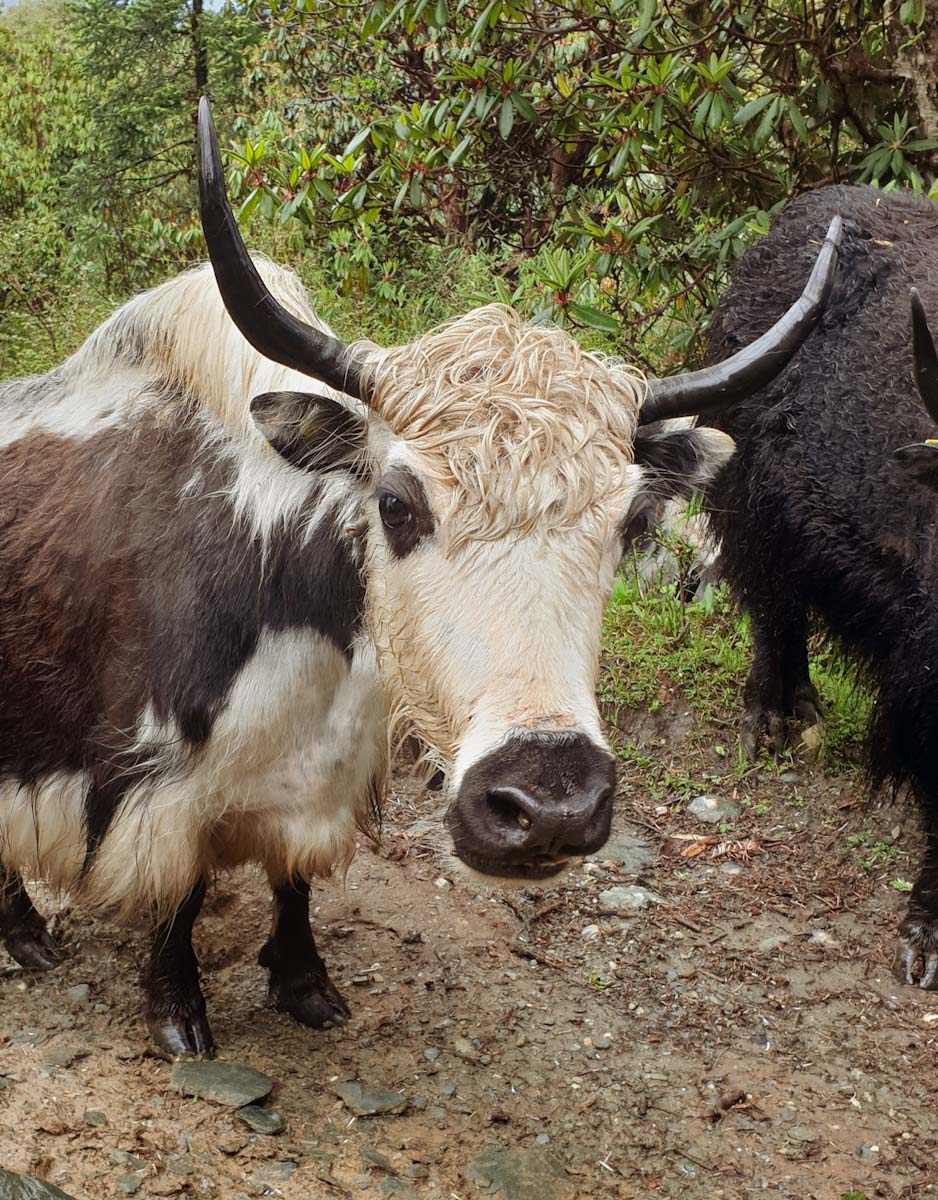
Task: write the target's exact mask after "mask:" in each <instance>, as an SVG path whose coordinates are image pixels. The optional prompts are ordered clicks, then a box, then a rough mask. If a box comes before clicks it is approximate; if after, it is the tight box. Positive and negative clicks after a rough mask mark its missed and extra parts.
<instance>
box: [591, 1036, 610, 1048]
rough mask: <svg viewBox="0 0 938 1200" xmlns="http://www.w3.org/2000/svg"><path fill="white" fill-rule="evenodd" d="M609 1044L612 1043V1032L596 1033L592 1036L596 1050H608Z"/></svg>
mask: <svg viewBox="0 0 938 1200" xmlns="http://www.w3.org/2000/svg"><path fill="white" fill-rule="evenodd" d="M611 1045H612V1034H611V1033H598V1034H597V1035H596V1036H595V1037H594V1038H593V1046H594V1047H595V1048H596V1049H597V1050H608V1049H609V1047H610V1046H611Z"/></svg>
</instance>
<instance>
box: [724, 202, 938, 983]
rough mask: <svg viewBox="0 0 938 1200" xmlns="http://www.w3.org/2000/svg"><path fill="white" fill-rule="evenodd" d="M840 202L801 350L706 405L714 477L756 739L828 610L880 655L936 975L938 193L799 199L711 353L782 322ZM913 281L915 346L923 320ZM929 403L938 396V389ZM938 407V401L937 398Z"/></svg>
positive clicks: (727, 306)
mask: <svg viewBox="0 0 938 1200" xmlns="http://www.w3.org/2000/svg"><path fill="white" fill-rule="evenodd" d="M835 215H836V216H839V217H840V218H841V219H842V220H843V241H842V246H841V261H840V266H839V272H838V278H837V280H836V282H835V284H834V287H833V290H832V292H831V295H830V298H829V301H828V304H827V306H826V308H825V310H824V313H823V315H822V317H821V319H820V321H819V323H818V325H817V327H816V329H815V331H814V332H813V334H812V336H811V337H810V338H809V339H808V341H807V342H806V343H805V345H804V346H803V348H802V349H801V351H800V353H799V354H798V356H797V358H796V359H795V360H793V361H792V363H791V364H790V365H789V366H788V367H787V369H786V370H785V371H783V372H782V373H780V374H779V375H778V376H777V377H776V378H775V379H774V380H773V381H772V382H771V383H769V384H767V385H766V386H765V387H763V388H762V389H760V390H758V391H756V392H754V393H753V394H752V395H750V396H749V397H747V398H746V400H745V401H744V402H743V403H740V404H737V405H734V406H733V407H731V408H729V409H727V410H726V411H725V412H723V413H721V414H719V415H716V416H714V417H712V418H709V419H707V424H708V425H710V426H712V427H714V428H717V429H720V430H722V431H724V432H726V433H728V434H730V435H731V436H732V437H733V438H734V440H735V442H736V446H737V452H736V454H735V456H734V457H733V458H732V459H731V460H729V461H728V463H727V464H726V466H725V467H724V468H723V470H722V471H721V472H720V473H719V475H718V476H717V478H716V479H715V481H714V483H713V485H712V486H711V488H710V489H709V491H708V493H707V510H708V519H709V522H710V525H711V527H712V530H713V532H714V534H715V536H716V537H717V538H718V539H719V541H720V544H721V555H720V570H721V572H722V574H723V575H724V576H725V578H726V579H727V580H728V581H729V583H730V585H731V588H732V590H733V592H734V593H735V595H736V597H737V598H738V600H739V601H740V603H741V604H742V606H743V607H744V609H745V610H746V612H748V614H749V616H750V619H751V628H752V639H753V661H752V669H751V671H750V673H749V677H748V680H747V682H746V685H745V691H744V697H743V713H742V721H741V731H742V741H743V744H744V746H745V748H746V749H747V750H748V751H749V752H752V751H753V750H754V749H755V748H756V746H757V744H758V743H759V742H760V741H761V740H762V739H767V740H768V741H769V743H770V744H771V746H772V747H773V748H774V749H775V750H781V749H782V748H783V747H784V745H785V742H786V723H787V721H788V720H789V719H790V718H792V717H794V718H798V719H800V720H803V721H806V722H809V723H814V722H816V721H817V720H818V719H819V712H820V706H819V702H818V696H817V693H816V691H815V689H814V686H813V685H812V683H811V680H810V675H809V668H808V653H807V644H806V636H807V631H808V621H809V616H810V614H812V613H813V614H816V615H817V616H818V617H819V618H820V619H821V620H822V622H823V623H824V624H825V625H826V627H827V629H828V630H829V632H830V633H831V634H833V635H834V637H835V638H836V639H838V640H839V642H840V644H841V645H842V646H843V647H844V648H845V650H846V651H847V652H848V654H850V655H851V656H852V657H853V658H854V660H855V661H856V662H858V663H860V664H862V665H863V667H864V668H865V669H866V670H867V671H868V675H869V678H870V680H871V682H872V684H873V687H874V694H875V703H874V708H873V713H872V718H871V723H870V727H869V731H868V736H867V739H866V763H867V767H868V773H869V779H870V783H871V784H872V787H873V788H874V789H876V788H878V787H881V786H882V785H884V784H886V783H891V784H892V785H893V786H894V787H896V788H898V787H899V786H901V785H909V786H910V787H911V789H912V791H913V792H914V793H915V794H916V795H917V796H918V798H919V800H920V802H921V807H922V812H923V815H924V820H925V827H926V830H925V831H926V839H927V840H926V850H925V857H924V862H923V864H922V868H921V871H920V873H919V875H918V878H917V880H916V882H915V884H914V886H913V889H912V892H911V894H910V899H909V907H908V913H907V915H906V917H905V919H904V920H903V921H902V923H901V925H900V928H899V937H898V946H897V950H896V955H895V964H894V966H895V970H896V973H897V974H898V976H899V978H900V979H901V980H903V981H904V982H906V983H910V984H914V983H917V984H918V985H919V986H920V987H922V988H926V989H931V990H935V989H938V526H936V516H938V513H936V509H935V505H934V498H933V493H932V490H931V487H930V485H929V480H930V479H931V480H932V481H933V480H934V479H935V474H934V471H935V468H934V462H933V460H934V459H935V458H936V455H935V452H934V450H933V448H932V447H930V446H928V445H926V444H925V443H924V442H923V440H922V439H924V438H927V437H928V436H929V433H930V432H932V431H933V428H934V427H933V425H932V423H931V420H930V418H929V414H928V412H927V411H926V410H925V408H923V406H922V404H921V401H920V399H919V397H918V395H917V394H916V379H917V380H918V381H919V384H920V386H922V387H924V388H925V389H926V391H927V390H928V388H929V387H931V395H932V396H934V395H935V389H934V380H935V376H936V368H935V365H934V352H933V349H932V352H931V358H930V359H929V358H928V356H927V350H928V348H929V347H931V341H930V338H928V335H927V328H925V327H924V316H923V314H922V306H923V305H924V307H925V308H928V309H930V310H931V311H932V312H935V311H938V206H936V205H934V204H933V203H932V202H931V201H929V200H926V199H921V198H916V197H914V196H912V195H910V194H908V193H902V192H891V193H884V192H881V191H878V190H876V189H873V188H868V187H841V186H835V187H826V188H821V189H818V190H816V191H812V192H808V193H806V194H804V195H802V196H800V197H798V198H797V199H796V200H794V201H793V202H792V203H791V204H790V205H788V206H787V207H786V208H785V209H784V210H783V212H782V213H781V215H780V216H779V217H778V219H777V220H776V222H775V223H774V225H773V227H772V229H771V230H770V232H769V233H768V234H767V235H766V236H765V237H764V238H762V239H761V240H760V241H759V242H758V243H756V244H755V245H754V246H752V247H751V248H750V249H749V250H748V251H747V252H746V254H745V255H744V256H743V258H742V260H741V262H740V264H739V267H738V269H737V272H736V275H735V279H734V281H733V283H732V285H731V286H730V287H729V289H728V290H727V292H726V293H725V294H724V296H723V298H722V299H721V301H720V304H719V306H718V308H717V310H716V313H715V316H714V319H713V322H712V326H711V330H710V333H709V345H708V361H710V362H719V361H720V360H721V359H723V358H724V357H725V356H727V355H732V353H733V352H734V350H735V349H737V348H738V347H739V346H741V345H743V344H745V343H746V342H747V341H748V340H749V339H750V338H752V337H753V336H755V335H758V334H759V333H761V332H762V331H763V330H764V329H765V328H767V327H768V326H770V325H771V323H772V322H773V321H774V320H775V319H776V317H777V316H778V314H779V313H780V312H782V311H784V310H785V308H786V306H787V304H788V303H789V302H790V300H791V298H793V297H794V296H795V295H797V292H798V290H799V287H798V281H799V278H800V276H801V274H802V273H803V271H804V269H805V266H806V264H807V263H808V262H809V261H810V259H811V257H812V254H813V253H814V252H815V246H816V242H815V238H816V235H815V229H816V225H817V223H818V222H824V221H826V220H830V218H831V217H832V216H835ZM910 287H914V288H916V289H918V291H919V292H920V294H921V300H920V301H917V305H916V320H915V325H916V336H915V339H914V340H915V344H916V350H917V353H915V354H913V339H912V338H910V336H909V321H908V313H909V294H910ZM933 407H934V404H933ZM935 411H938V409H935Z"/></svg>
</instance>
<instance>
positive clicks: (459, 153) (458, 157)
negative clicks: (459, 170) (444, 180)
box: [447, 133, 475, 167]
mask: <svg viewBox="0 0 938 1200" xmlns="http://www.w3.org/2000/svg"><path fill="white" fill-rule="evenodd" d="M474 140H475V139H474V138H473V136H472V134H471V133H470V134H469V135H468V136H467V137H464V138H463V140H462V141H461V142H460V143H459V145H458V146H457V147H456V149H455V150H454V151H453V153H452V154H451V155H450V156H449V159H448V160H447V161H448V163H449V165H450V166H451V167H455V166H456V164H457V163H460V162H462V160H463V157H464V156H465V153H466V151H467V150H468V149H469V147H470V146H471V145H472V143H473V141H474Z"/></svg>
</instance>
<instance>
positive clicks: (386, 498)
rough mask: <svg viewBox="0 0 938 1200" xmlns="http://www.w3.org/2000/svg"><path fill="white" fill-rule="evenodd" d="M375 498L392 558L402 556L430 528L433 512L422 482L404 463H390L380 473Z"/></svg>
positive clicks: (430, 530) (422, 537) (425, 534)
mask: <svg viewBox="0 0 938 1200" xmlns="http://www.w3.org/2000/svg"><path fill="white" fill-rule="evenodd" d="M375 498H376V500H377V503H378V515H379V517H380V519H381V526H382V529H383V530H384V536H385V538H386V539H387V543H388V546H389V548H390V550H391V553H392V554H393V555H394V557H395V558H404V557H406V555H408V554H410V552H411V550H413V549H414V547H415V546H416V545H417V544H418V543H419V542H421V541H423V539H424V538H428V537H430V535H431V534H432V533H433V530H434V521H433V513H432V512H431V511H430V502H429V500H428V499H427V493H426V492H425V491H424V487H423V484H422V483H421V482H420V480H419V479H418V478H417V476H416V475H415V474H414V473H413V471H409V470H408V469H407V468H406V467H392V468H391V469H390V470H389V471H387V472H386V473H385V474H384V475H382V477H381V479H380V481H379V483H378V486H377V488H376V489H375Z"/></svg>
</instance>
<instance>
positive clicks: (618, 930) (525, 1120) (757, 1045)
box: [0, 722, 938, 1200]
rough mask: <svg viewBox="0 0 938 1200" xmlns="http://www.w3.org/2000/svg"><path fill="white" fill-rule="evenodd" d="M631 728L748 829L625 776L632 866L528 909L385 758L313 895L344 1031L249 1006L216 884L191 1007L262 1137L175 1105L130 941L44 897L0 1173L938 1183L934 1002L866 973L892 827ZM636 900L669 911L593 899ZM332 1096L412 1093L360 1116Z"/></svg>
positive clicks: (248, 914)
mask: <svg viewBox="0 0 938 1200" xmlns="http://www.w3.org/2000/svg"><path fill="white" fill-rule="evenodd" d="M645 732H646V731H644V730H643V733H645ZM648 732H650V731H648ZM654 732H655V734H656V737H655V738H654V739H652V740H651V741H650V742H649V743H648V744H647V745H646V748H645V751H644V752H645V753H646V754H652V753H653V754H655V756H656V757H658V758H661V757H664V758H670V759H672V760H673V761H674V763H675V765H676V766H677V767H679V768H680V771H681V772H682V773H683V775H685V776H688V775H689V776H690V777H691V778H693V779H694V780H695V781H696V780H697V779H699V780H700V786H699V789H698V790H699V791H700V792H707V793H710V794H716V795H722V796H725V797H735V798H736V799H737V800H739V801H740V803H741V804H742V813H741V815H740V817H739V818H738V819H736V820H735V822H733V823H732V825H731V826H726V827H722V828H716V829H714V827H713V826H704V825H702V824H700V823H699V822H698V821H696V820H694V818H692V817H691V816H689V815H688V814H687V813H686V812H685V811H684V807H685V803H686V800H687V799H688V797H687V796H676V795H671V794H662V793H661V791H660V789H659V788H657V787H651V786H650V785H649V783H648V781H647V780H646V779H645V778H643V776H642V774H641V772H640V771H638V770H635V769H629V768H626V769H625V772H624V778H623V782H622V786H621V789H620V796H619V799H618V818H617V823H616V834H617V835H624V834H628V835H631V839H632V840H631V842H630V843H629V845H630V846H631V847H632V849H633V850H637V851H638V853H637V854H635V855H632V856H630V865H627V866H626V867H620V866H618V865H617V864H616V863H615V862H613V861H612V860H609V859H604V856H603V854H600V855H599V856H597V858H598V860H599V861H596V862H592V863H587V864H585V865H579V866H578V867H577V868H576V869H575V870H572V871H571V872H570V873H569V874H568V875H567V876H565V877H564V878H563V879H562V881H561V882H560V883H559V884H558V886H556V887H554V888H553V889H551V890H549V891H543V892H529V891H524V892H513V893H507V894H505V893H494V892H487V891H483V890H480V889H479V888H478V886H477V885H476V884H474V883H472V882H471V881H469V880H467V879H465V878H464V877H463V876H461V875H460V873H459V871H458V870H457V868H456V864H455V861H454V860H453V859H452V858H451V857H449V856H447V855H446V853H445V851H440V850H438V849H436V848H435V845H434V843H435V841H436V840H437V839H436V835H435V834H434V832H433V829H434V814H435V813H436V811H437V810H438V807H439V804H440V799H439V796H438V795H435V794H433V793H428V792H425V791H424V790H423V789H422V788H420V787H418V786H417V784H416V783H415V782H414V781H413V780H412V779H411V778H410V776H409V775H408V773H407V772H406V771H403V772H402V774H401V776H400V778H399V782H398V789H397V791H396V792H395V795H394V797H393V799H392V801H391V802H390V804H389V805H388V809H387V813H386V818H385V828H384V837H383V842H382V845H381V847H380V849H379V850H377V851H375V850H373V849H369V848H367V847H363V849H362V852H361V854H360V855H359V857H358V859H357V861H356V863H355V864H354V866H353V868H352V870H351V871H350V873H349V876H348V879H347V881H346V883H345V885H344V886H343V885H342V884H341V883H337V882H332V883H328V884H325V885H323V886H322V887H321V888H320V889H319V890H318V892H317V894H316V897H315V905H316V914H315V920H316V928H317V932H318V939H319V944H320V950H321V952H322V954H323V957H324V958H325V959H326V961H327V963H328V964H329V967H330V970H331V972H332V975H333V978H334V979H335V981H336V983H337V984H338V985H339V987H340V988H341V990H342V991H343V992H344V994H345V997H346V999H347V1000H348V1001H349V1003H350V1004H351V1005H352V1007H353V1019H352V1021H351V1022H350V1023H349V1024H348V1025H347V1026H345V1027H344V1028H342V1029H339V1030H334V1031H328V1032H325V1033H314V1032H312V1031H308V1030H305V1029H302V1028H299V1027H298V1026H296V1025H295V1024H293V1023H292V1021H291V1020H290V1019H289V1018H287V1017H283V1016H280V1015H277V1014H275V1013H273V1012H271V1011H269V1010H268V1009H267V1008H266V1007H265V1005H264V989H265V979H264V973H263V972H262V970H261V969H260V967H258V966H257V965H256V961H255V960H256V955H257V952H258V950H259V949H260V946H261V945H262V943H263V941H264V938H265V936H266V926H267V921H268V898H267V894H266V890H265V886H264V884H263V881H262V880H261V879H260V878H259V877H256V876H254V875H251V874H243V875H237V876H233V877H230V878H227V879H224V880H221V881H220V882H219V884H218V886H217V887H216V889H215V893H214V897H213V899H212V900H211V902H210V904H209V905H208V907H207V910H206V912H205V914H204V916H203V918H202V919H201V921H200V922H199V925H198V926H197V949H198V951H199V954H200V958H201V962H202V965H203V972H204V987H205V991H206V995H207V998H208V1003H209V1014H210V1018H211V1020H212V1025H213V1029H214V1033H215V1036H216V1039H217V1041H218V1044H219V1047H220V1056H221V1057H222V1058H223V1059H225V1060H227V1061H231V1062H235V1063H240V1064H244V1065H248V1066H251V1067H254V1068H257V1069H259V1070H260V1071H263V1072H265V1073H266V1074H268V1075H269V1076H271V1077H272V1078H273V1080H274V1081H275V1087H274V1094H273V1096H272V1098H271V1101H270V1105H271V1106H272V1107H273V1108H274V1109H276V1111H277V1113H279V1115H280V1116H281V1117H282V1119H283V1121H284V1123H285V1126H286V1128H285V1131H284V1132H282V1133H280V1134H278V1135H276V1136H267V1135H264V1134H258V1133H255V1132H254V1131H253V1130H252V1129H251V1128H250V1127H249V1126H248V1125H246V1124H245V1123H244V1122H243V1121H241V1120H240V1119H239V1118H238V1117H237V1116H236V1115H235V1114H234V1113H232V1112H231V1111H230V1110H226V1109H223V1108H220V1107H218V1106H217V1105H213V1104H210V1103H208V1102H206V1101H202V1100H198V1099H184V1098H183V1097H182V1096H181V1095H179V1094H178V1093H177V1092H175V1091H173V1090H172V1089H171V1087H170V1085H169V1074H170V1068H169V1066H168V1065H167V1064H165V1063H162V1062H160V1061H159V1060H158V1059H155V1058H153V1057H151V1056H150V1055H149V1052H148V1049H147V1043H146V1040H145V1035H144V1029H143V1025H142V1022H141V1020H140V1016H139V1012H138V1003H139V1000H138V995H137V989H136V978H137V974H138V971H139V969H140V966H141V964H142V961H143V954H144V948H145V946H144V941H143V936H142V933H141V931H139V930H137V931H128V930H127V929H124V928H120V927H118V926H113V925H110V924H108V923H106V922H104V921H99V920H89V919H88V918H87V916H86V915H83V914H80V913H72V912H69V911H68V910H67V909H66V908H64V907H63V906H62V904H61V903H59V904H56V903H55V902H54V901H53V900H51V899H50V898H49V897H48V896H43V897H42V903H43V905H44V907H45V910H46V912H47V913H48V912H50V911H52V912H55V913H56V928H57V930H58V932H59V933H60V935H61V937H62V938H63V940H64V941H65V943H66V945H67V948H68V955H69V956H68V959H67V961H66V963H65V964H64V965H63V966H62V967H61V968H59V969H58V970H56V971H55V972H53V973H51V974H49V975H46V976H42V977H38V976H30V975H28V974H26V973H24V972H22V971H21V970H19V969H18V968H17V967H16V966H15V964H13V963H12V960H10V959H7V958H5V957H4V958H3V959H2V962H0V1006H2V1007H0V1166H3V1167H6V1168H7V1169H10V1170H15V1171H20V1172H28V1173H30V1174H33V1175H36V1176H39V1177H41V1178H44V1179H47V1180H50V1181H52V1182H54V1183H55V1184H57V1185H58V1186H59V1187H61V1188H63V1189H64V1190H65V1191H66V1192H68V1193H70V1194H71V1195H72V1196H74V1197H76V1200H98V1198H99V1197H111V1196H122V1195H137V1196H139V1197H149V1196H180V1197H204V1198H214V1197H217V1198H219V1200H242V1198H244V1197H258V1196H282V1197H286V1198H288V1200H310V1198H314V1197H315V1198H318V1197H326V1198H328V1197H382V1196H397V1197H399V1198H400V1200H407V1198H408V1197H411V1198H413V1197H418V1198H420V1200H471V1198H473V1197H479V1196H484V1195H500V1196H502V1197H512V1198H515V1200H527V1198H528V1197H536V1198H537V1200H554V1198H555V1197H556V1198H558V1200H559V1198H561V1197H581V1196H582V1197H592V1196H597V1197H602V1196H616V1197H638V1196H655V1195H660V1196H674V1197H681V1198H682V1200H697V1198H698V1197H699V1198H701V1200H704V1198H706V1200H716V1198H721V1197H725V1198H727V1200H729V1198H743V1197H746V1198H748V1197H756V1196H759V1197H797V1198H798V1200H804V1198H807V1197H817V1198H819V1200H842V1198H844V1197H847V1196H852V1197H854V1200H856V1198H857V1197H859V1196H863V1197H866V1198H867V1200H872V1198H873V1197H914V1198H918V1197H923V1198H924V1197H928V1196H932V1195H938V1117H936V1099H938V1097H936V1091H938V1071H936V1038H938V994H935V993H932V994H927V993H923V992H920V991H916V990H914V989H909V988H904V987H902V986H900V985H899V984H898V983H897V982H896V981H895V980H894V979H893V977H892V975H891V973H890V970H889V965H890V958H891V954H892V947H893V933H894V929H895V926H896V924H897V922H898V920H899V916H900V913H901V911H902V908H903V905H904V899H905V898H904V896H903V894H902V893H901V892H900V891H898V890H896V888H895V887H894V883H895V882H896V881H898V882H899V884H900V887H901V885H902V881H903V880H905V881H908V880H910V879H912V878H914V871H915V861H916V856H917V850H918V832H917V829H916V823H915V820H914V819H913V818H912V817H911V816H910V814H909V813H908V812H907V811H906V809H905V808H904V807H903V806H902V805H901V804H896V805H888V806H885V807H876V808H870V807H868V806H866V805H865V804H864V803H863V802H862V801H861V799H860V797H861V787H860V782H859V779H858V777H857V776H855V775H854V774H847V775H838V776H827V775H825V774H824V773H823V772H822V771H820V770H819V769H816V768H815V769H812V768H809V767H807V766H805V765H803V764H798V765H796V767H795V774H796V776H797V778H795V779H794V780H791V779H790V780H789V782H783V781H782V780H781V778H780V773H779V771H777V770H773V769H768V768H765V767H763V768H762V769H761V770H760V771H752V772H750V773H749V774H748V775H746V776H745V777H743V778H738V777H737V774H736V772H735V771H734V770H733V769H732V766H731V763H730V762H729V761H728V760H729V759H731V758H732V755H731V754H729V755H724V756H723V757H720V756H718V755H717V754H715V753H714V750H713V747H714V745H715V744H716V743H717V742H718V741H719V738H718V737H716V735H714V736H713V737H711V738H708V737H707V736H705V735H703V734H701V733H700V732H699V731H696V732H692V733H689V732H688V729H687V728H685V727H684V726H681V727H680V728H679V729H678V730H676V734H677V736H676V738H675V739H674V741H673V742H671V741H669V736H668V728H667V726H666V725H662V724H661V723H660V722H658V727H657V728H656V730H655V731H654ZM726 737H727V735H726V734H725V732H724V733H723V734H722V738H723V740H724V741H726ZM789 769H790V768H789ZM711 839H712V840H711ZM864 863H866V864H867V865H864ZM636 882H637V883H640V884H642V885H644V886H645V887H647V888H648V889H650V890H651V891H653V892H654V893H655V895H656V896H658V897H660V898H661V899H662V900H663V901H664V903H662V904H653V905H651V906H649V907H648V908H646V909H644V910H641V911H634V912H633V911H629V912H628V913H626V914H623V915H622V916H617V915H606V914H603V913H602V912H601V911H600V902H599V896H600V894H601V893H602V892H604V891H607V890H608V889H610V888H612V887H614V886H617V885H629V884H633V883H636ZM0 953H2V952H0ZM81 985H87V988H85V987H82V986H81ZM349 1081H355V1082H358V1083H361V1084H363V1085H365V1086H366V1087H367V1088H371V1089H377V1090H382V1091H389V1092H399V1093H401V1094H402V1095H403V1097H404V1098H405V1100H406V1106H405V1107H404V1110H403V1111H402V1112H400V1113H388V1114H386V1115H380V1116H374V1117H367V1118H360V1117H355V1116H354V1115H353V1114H352V1112H351V1111H350V1110H349V1108H348V1107H346V1105H345V1104H344V1103H343V1101H342V1099H341V1098H340V1096H339V1095H338V1093H337V1092H336V1086H337V1085H338V1084H341V1083H343V1082H349Z"/></svg>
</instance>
